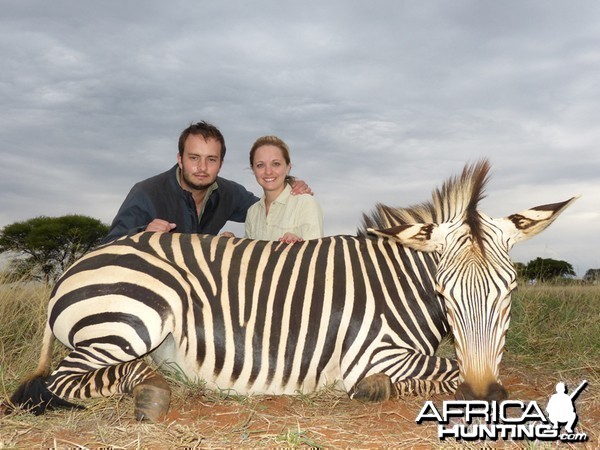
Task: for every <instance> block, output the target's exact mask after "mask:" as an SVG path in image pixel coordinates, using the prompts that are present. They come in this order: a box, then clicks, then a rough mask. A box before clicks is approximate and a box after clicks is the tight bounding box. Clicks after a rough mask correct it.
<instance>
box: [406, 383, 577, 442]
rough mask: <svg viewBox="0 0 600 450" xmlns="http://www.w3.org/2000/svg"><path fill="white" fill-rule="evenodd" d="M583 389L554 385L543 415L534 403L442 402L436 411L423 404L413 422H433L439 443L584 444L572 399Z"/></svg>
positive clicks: (432, 406) (511, 401) (428, 402)
mask: <svg viewBox="0 0 600 450" xmlns="http://www.w3.org/2000/svg"><path fill="white" fill-rule="evenodd" d="M586 386H587V381H585V380H584V381H583V382H582V383H581V384H580V385H579V386H578V387H577V388H576V389H575V390H574V391H573V392H572V393H571V394H567V387H566V386H565V384H564V383H558V384H557V385H556V393H555V394H552V395H551V396H550V399H549V400H548V404H547V405H546V408H545V412H546V413H545V414H544V411H542V408H541V407H540V406H539V405H538V404H537V402H535V401H531V402H522V401H519V400H506V401H503V402H501V403H498V402H486V401H483V400H469V401H462V400H451V401H444V402H443V405H442V409H441V410H438V409H437V408H436V406H435V405H434V404H433V402H432V401H427V402H426V403H425V405H423V408H421V411H420V412H419V415H418V416H417V418H416V419H415V420H416V422H417V423H418V424H422V423H423V422H436V423H437V424H438V437H439V438H440V439H441V440H444V439H447V438H454V439H456V440H466V441H472V440H486V439H489V440H492V441H496V440H498V439H503V440H508V439H510V440H514V441H518V440H525V439H527V440H536V439H538V440H543V441H557V440H559V441H563V442H585V441H587V440H588V436H587V434H586V433H577V432H576V431H575V425H576V424H577V420H578V417H577V413H576V411H575V399H576V398H577V397H578V396H579V394H580V393H581V391H583V390H584V389H585V387H586Z"/></svg>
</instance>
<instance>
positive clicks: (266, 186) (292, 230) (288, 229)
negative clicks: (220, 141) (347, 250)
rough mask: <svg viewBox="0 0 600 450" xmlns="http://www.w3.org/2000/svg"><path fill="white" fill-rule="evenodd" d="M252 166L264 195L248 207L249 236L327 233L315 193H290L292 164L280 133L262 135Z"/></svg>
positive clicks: (296, 237)
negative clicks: (324, 229) (324, 230)
mask: <svg viewBox="0 0 600 450" xmlns="http://www.w3.org/2000/svg"><path fill="white" fill-rule="evenodd" d="M250 167H251V168H252V172H253V173H254V176H255V177H256V181H257V182H258V184H260V186H261V187H262V188H263V192H264V195H263V197H262V198H261V199H260V201H259V202H258V203H255V204H254V205H252V206H251V207H250V209H248V215H247V216H246V224H245V236H246V237H247V238H251V239H260V240H268V241H276V240H279V241H282V242H287V243H292V242H298V241H303V240H305V239H316V238H319V237H322V236H323V213H322V211H321V207H320V206H319V203H318V202H317V201H316V200H315V198H314V197H313V196H312V195H308V194H303V195H290V191H291V187H290V184H289V183H290V182H291V181H293V178H292V177H290V176H289V173H290V169H291V168H292V165H291V163H290V152H289V148H288V146H287V144H286V143H285V142H283V141H282V140H281V139H279V138H278V137H276V136H263V137H261V138H258V139H257V140H256V142H255V143H254V145H253V146H252V149H251V150H250Z"/></svg>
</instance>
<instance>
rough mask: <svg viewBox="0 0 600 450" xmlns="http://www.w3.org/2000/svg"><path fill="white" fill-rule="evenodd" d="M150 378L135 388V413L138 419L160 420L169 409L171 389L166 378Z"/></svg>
mask: <svg viewBox="0 0 600 450" xmlns="http://www.w3.org/2000/svg"><path fill="white" fill-rule="evenodd" d="M153 381H154V380H149V381H146V382H144V383H140V384H138V385H137V386H136V387H135V388H133V397H134V414H135V418H136V419H137V420H149V421H152V422H156V421H159V420H161V419H163V418H164V417H165V415H166V414H167V412H168V411H169V404H170V403H171V390H170V389H169V386H168V385H167V383H166V382H165V381H164V380H159V382H154V383H153Z"/></svg>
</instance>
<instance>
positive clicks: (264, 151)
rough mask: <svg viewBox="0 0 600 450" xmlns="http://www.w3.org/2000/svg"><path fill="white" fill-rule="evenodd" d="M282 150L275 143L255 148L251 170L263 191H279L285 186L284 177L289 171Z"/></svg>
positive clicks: (289, 166)
mask: <svg viewBox="0 0 600 450" xmlns="http://www.w3.org/2000/svg"><path fill="white" fill-rule="evenodd" d="M290 168H291V165H289V164H287V163H286V161H285V158H284V157H283V152H282V151H281V149H280V148H279V147H276V146H275V145H263V146H261V147H258V148H257V149H256V152H255V153H254V161H253V162H252V171H253V172H254V176H255V177H256V181H257V182H258V184H260V186H261V187H262V188H263V190H264V191H265V192H274V193H279V192H281V191H283V188H284V187H285V177H286V176H287V175H288V174H289V172H290Z"/></svg>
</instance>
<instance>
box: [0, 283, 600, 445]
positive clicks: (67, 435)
mask: <svg viewBox="0 0 600 450" xmlns="http://www.w3.org/2000/svg"><path fill="white" fill-rule="evenodd" d="M48 296H49V288H47V287H46V286H44V285H39V284H24V283H22V282H18V280H17V281H16V282H11V280H8V279H4V280H1V282H0V361H1V365H0V396H1V397H3V398H7V397H8V396H9V395H10V393H11V392H12V391H13V390H14V389H15V388H16V387H17V385H18V381H19V380H20V379H21V378H23V377H24V376H25V375H26V374H27V373H28V372H29V371H31V370H32V369H33V368H34V367H35V366H36V364H37V358H38V352H39V346H40V342H41V333H42V331H43V325H44V320H45V305H46V301H47V298H48ZM599 327H600V287H598V286H595V287H585V286H582V287H546V286H527V287H524V288H522V289H521V290H520V291H519V293H518V294H517V296H516V298H515V305H514V312H513V323H512V326H511V330H510V331H509V335H508V338H507V352H506V354H505V361H504V363H503V368H502V375H503V380H504V383H505V385H507V387H508V388H509V390H510V392H511V397H512V398H515V399H519V400H523V401H530V400H537V401H538V402H540V404H545V402H546V401H547V400H548V397H549V395H550V394H551V393H552V392H553V391H554V386H555V384H556V382H557V381H561V380H562V381H566V382H567V384H568V385H569V386H573V385H576V384H578V383H579V382H580V381H581V380H582V379H584V378H586V379H588V381H589V383H590V385H589V386H588V388H587V389H586V390H585V391H584V394H582V395H581V396H580V398H579V399H578V401H577V412H578V414H579V417H580V423H579V426H578V430H579V429H581V430H583V431H584V432H586V433H587V434H588V435H589V436H590V440H589V441H588V442H587V443H586V444H576V445H567V444H560V447H561V448H590V449H591V448H600V389H599V387H600V366H599V361H600V328H599ZM55 347H56V349H55V353H56V354H55V359H54V361H55V362H56V361H58V360H59V359H60V357H61V356H60V355H63V354H64V353H65V350H64V348H63V347H62V346H60V345H56V346H55ZM442 351H443V352H446V353H449V352H451V351H452V349H451V345H449V344H448V343H446V344H445V345H444V348H443V349H442ZM168 380H169V383H170V384H171V387H172V389H173V399H172V406H171V411H170V413H169V415H168V416H167V418H166V419H165V420H164V421H162V422H159V423H140V422H137V421H135V420H134V419H133V402H132V399H131V398H130V397H129V396H120V397H113V398H108V399H98V400H93V401H88V402H86V403H85V406H86V409H85V410H74V411H69V410H59V411H54V412H50V413H48V414H46V415H44V416H40V417H35V416H32V415H30V414H28V413H24V412H16V413H13V414H11V415H8V416H0V449H4V448H19V449H20V448H39V449H42V448H44V449H46V448H57V449H66V448H70V449H71V448H114V449H118V448H125V449H138V448H267V447H268V448H273V447H278V448H309V447H314V448H423V449H426V448H450V449H458V448H468V449H475V448H508V449H520V448H529V449H550V448H556V447H557V444H556V443H552V442H546V443H544V442H533V443H530V442H510V441H507V442H503V441H500V442H489V441H486V442H472V443H469V442H455V441H443V442H440V441H439V440H438V438H437V429H436V426H435V425H432V424H423V425H417V424H416V423H415V418H416V416H417V415H418V413H419V411H420V409H421V408H422V406H423V404H424V399H422V398H405V399H401V400H399V401H388V402H383V403H360V402H357V401H351V400H349V399H348V397H347V395H346V394H345V393H344V392H340V391H338V390H336V389H335V387H333V386H331V387H330V388H328V389H325V390H323V391H320V392H318V393H315V394H310V395H301V394H299V395H297V396H281V397H274V396H226V395H224V394H222V393H219V392H210V391H206V390H205V389H204V387H203V386H202V385H198V384H193V383H189V382H185V381H182V380H180V379H178V378H177V377H176V376H175V375H173V374H169V375H168ZM449 398H450V397H443V396H438V397H435V398H434V401H435V402H436V404H441V401H442V400H444V399H449Z"/></svg>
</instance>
